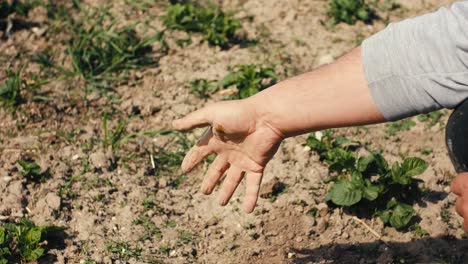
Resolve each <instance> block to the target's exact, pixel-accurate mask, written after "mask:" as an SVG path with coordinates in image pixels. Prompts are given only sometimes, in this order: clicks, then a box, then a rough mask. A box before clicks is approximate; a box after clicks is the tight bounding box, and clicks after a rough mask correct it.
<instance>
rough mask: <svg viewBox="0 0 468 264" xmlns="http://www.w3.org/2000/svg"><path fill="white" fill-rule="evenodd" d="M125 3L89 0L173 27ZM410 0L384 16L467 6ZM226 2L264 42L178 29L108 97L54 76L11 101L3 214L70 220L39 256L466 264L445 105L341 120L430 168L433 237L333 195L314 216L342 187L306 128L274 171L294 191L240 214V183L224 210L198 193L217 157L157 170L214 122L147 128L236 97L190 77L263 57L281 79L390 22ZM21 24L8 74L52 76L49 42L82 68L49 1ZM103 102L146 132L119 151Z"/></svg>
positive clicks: (425, 223)
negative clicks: (399, 115) (43, 57)
mask: <svg viewBox="0 0 468 264" xmlns="http://www.w3.org/2000/svg"><path fill="white" fill-rule="evenodd" d="M126 2H127V1H124V0H118V1H85V5H93V6H98V5H99V4H105V3H107V4H109V3H111V6H112V8H110V12H113V13H114V14H115V15H116V16H117V17H118V18H119V22H118V23H119V24H128V23H131V22H135V21H139V22H142V23H146V24H147V25H148V26H150V27H154V28H156V29H158V30H160V29H162V28H163V25H162V23H161V21H160V19H159V17H160V16H162V15H164V14H165V9H166V7H167V3H166V2H165V1H155V2H156V4H154V5H151V6H150V7H149V8H148V10H146V11H138V10H134V9H133V8H131V7H129V6H128V4H126ZM397 2H398V3H400V4H401V8H399V9H397V10H395V11H391V12H388V13H385V14H383V13H382V14H381V16H382V17H386V16H388V21H389V22H396V21H399V20H402V19H404V18H409V17H414V16H416V15H419V14H423V13H427V12H431V11H435V10H436V9H437V8H438V7H439V6H448V5H449V4H450V3H451V2H454V1H448V0H444V1H436V0H398V1H397ZM219 4H221V5H222V7H223V9H224V10H229V11H234V12H235V17H236V18H238V19H240V20H241V21H242V24H243V27H244V30H245V31H246V32H247V34H248V36H249V37H250V38H255V39H258V40H259V41H258V43H256V44H255V45H249V46H247V47H244V46H241V45H234V46H233V47H231V48H229V49H226V50H221V49H220V48H217V47H213V46H209V45H208V44H207V43H206V42H203V41H202V40H201V38H200V37H199V36H197V35H196V34H194V35H193V36H192V43H190V44H188V45H186V46H185V47H179V46H177V45H176V44H175V41H174V39H175V38H177V37H180V36H179V34H180V35H181V36H182V37H184V36H185V35H184V34H183V33H180V32H179V33H177V32H176V33H173V35H172V36H168V43H169V53H168V54H167V55H163V56H162V57H161V58H160V60H159V62H158V65H157V66H154V67H150V68H145V69H136V70H133V71H131V72H130V73H129V78H128V80H126V81H124V82H121V83H119V84H118V85H116V86H115V87H113V90H112V92H110V93H107V94H102V93H98V92H96V91H91V92H89V93H87V92H85V84H83V82H82V81H81V80H63V79H60V78H56V76H55V75H53V74H52V75H48V76H49V77H48V78H49V79H50V82H49V83H47V84H45V85H43V86H42V87H41V90H40V93H41V94H43V95H44V96H47V98H48V99H47V100H39V101H38V100H32V99H31V98H28V100H27V102H26V103H24V104H23V105H21V106H20V110H18V111H16V113H15V114H12V113H11V112H10V111H8V110H6V109H2V108H0V193H1V195H0V216H1V220H0V221H3V222H14V221H18V220H19V219H21V218H23V217H27V218H29V219H31V220H32V221H34V222H35V223H37V224H51V225H57V226H63V227H66V230H65V234H66V235H65V236H64V237H63V239H62V240H61V241H59V244H60V246H57V247H55V248H52V249H50V250H49V251H48V253H47V255H46V256H45V257H43V258H41V259H40V260H39V263H468V253H467V252H468V251H467V250H468V242H466V240H464V239H463V238H464V233H463V231H462V229H461V228H460V227H461V223H462V219H461V218H460V217H459V216H458V215H456V213H455V211H454V207H453V204H454V201H455V198H456V197H455V195H454V194H451V193H449V191H450V189H449V183H450V180H451V179H452V178H453V176H454V174H455V172H454V170H453V168H452V165H451V163H450V160H449V158H448V156H447V152H446V148H445V143H444V123H445V121H446V119H447V118H448V113H449V112H448V111H447V112H444V117H443V118H442V121H443V122H441V123H438V124H436V125H435V126H433V127H431V128H427V124H426V123H425V122H422V121H419V120H418V119H417V118H413V120H414V121H415V122H416V125H415V126H413V127H411V128H410V130H408V131H398V132H397V134H396V135H395V136H388V135H387V133H386V130H387V129H388V127H387V125H385V124H381V125H374V126H367V127H365V128H362V127H361V128H342V129H338V130H337V131H338V133H339V134H341V135H346V136H348V137H350V138H353V139H355V140H359V141H360V142H362V143H363V144H364V145H366V146H367V147H368V148H370V149H373V150H379V149H383V150H384V152H383V155H384V156H385V157H386V158H387V159H388V160H389V161H396V160H401V158H400V157H401V156H417V157H421V158H423V159H424V160H426V161H427V162H428V163H429V164H430V166H429V168H428V169H427V170H426V171H425V173H424V174H423V175H421V176H419V178H421V179H422V180H424V186H425V194H426V195H425V196H424V197H421V202H420V203H418V204H417V205H415V209H416V211H417V212H418V215H419V217H420V221H419V224H420V226H421V228H423V229H424V230H426V231H427V232H428V233H429V235H428V236H424V237H419V236H418V235H417V234H415V232H411V231H407V232H400V231H397V230H395V229H394V228H391V227H387V226H384V224H383V223H382V221H381V220H380V219H379V218H377V217H369V218H361V220H362V221H364V222H365V223H366V224H367V225H368V226H370V228H371V229H373V230H375V231H376V232H377V233H378V234H380V235H381V239H378V238H376V237H375V236H374V235H373V234H372V233H371V232H370V231H369V230H368V229H367V228H366V227H365V226H364V225H363V224H362V223H361V222H359V221H357V220H355V218H354V215H353V214H351V213H350V212H349V211H348V210H343V209H340V208H335V207H333V206H327V208H328V209H327V210H326V211H325V212H324V214H323V216H316V217H314V216H312V215H311V214H310V213H309V212H310V211H311V210H312V209H313V208H316V207H317V206H320V207H322V206H323V199H324V196H325V194H326V191H327V188H328V186H329V185H328V184H326V183H324V182H323V180H324V179H326V178H327V177H328V176H329V173H328V170H327V167H326V166H325V165H324V164H323V163H321V162H320V161H319V158H318V156H317V154H316V153H314V152H312V151H310V150H309V149H308V148H307V147H306V146H305V141H306V138H307V136H306V135H304V136H298V137H295V138H290V139H287V140H286V141H285V142H284V143H283V144H282V145H281V147H280V149H279V151H278V153H277V154H276V156H275V157H274V159H273V160H272V161H271V162H270V163H269V165H268V167H267V169H266V172H265V176H264V181H263V190H262V192H264V193H268V192H271V190H269V189H268V186H270V188H271V186H272V185H273V183H274V182H275V181H280V182H281V183H283V184H284V185H285V186H286V191H284V192H283V193H281V194H280V195H278V196H277V197H276V198H275V199H271V198H260V199H259V203H258V206H257V208H256V210H255V211H254V213H252V214H249V215H246V214H245V213H243V212H242V210H240V202H241V201H242V197H243V196H242V193H243V188H242V186H241V187H240V188H239V190H238V191H237V192H236V193H235V195H234V197H233V199H232V200H231V201H230V203H229V204H228V205H227V206H225V207H221V206H219V205H218V203H217V199H216V190H215V192H214V195H212V196H205V195H203V194H201V193H200V192H199V187H200V184H201V181H202V177H203V173H204V172H205V171H206V169H207V166H208V163H204V164H203V165H201V166H198V167H197V168H196V169H195V170H194V171H192V172H190V173H189V174H187V175H182V174H181V173H180V172H179V171H178V170H177V169H175V168H169V169H167V170H164V172H162V171H161V172H160V173H155V167H157V168H159V167H163V166H164V164H158V160H157V159H156V164H152V162H151V160H152V159H153V157H157V156H158V155H159V154H160V153H161V152H165V151H168V152H170V153H172V152H177V151H178V150H179V151H180V150H182V151H186V150H187V149H186V148H184V147H181V146H182V145H183V143H186V142H187V140H188V141H189V143H190V144H193V142H194V141H195V140H196V138H197V137H198V136H200V135H201V133H202V132H203V129H197V130H195V131H192V132H189V133H186V134H182V138H183V139H186V140H185V141H184V140H181V139H178V138H177V137H176V136H174V134H168V135H157V134H156V135H155V134H152V135H149V134H146V135H145V134H144V133H143V132H145V131H158V130H164V129H170V124H171V122H172V120H174V119H175V118H178V117H181V116H183V115H185V114H187V113H189V112H191V111H193V110H195V109H198V108H200V107H202V106H203V105H205V104H207V103H209V102H211V101H217V100H222V99H223V98H224V94H223V92H218V93H217V94H214V95H213V96H211V97H210V98H208V99H201V98H199V97H197V96H195V95H194V94H193V93H191V91H190V89H188V88H187V87H186V83H187V82H188V81H190V80H193V79H196V78H206V79H210V80H217V79H220V78H222V77H223V76H224V75H225V74H226V73H227V68H228V66H233V65H237V64H250V63H257V64H265V65H273V66H274V67H275V70H276V72H277V73H279V76H280V77H281V79H284V78H287V77H290V76H293V75H296V74H298V73H301V72H306V71H309V70H312V69H314V68H316V67H318V66H320V65H323V64H326V63H329V62H331V61H333V60H334V59H335V58H337V57H339V56H341V55H343V54H344V53H346V52H347V51H349V50H350V49H352V48H353V47H355V46H356V45H358V44H359V43H360V41H361V40H362V39H365V38H366V37H368V36H370V35H372V34H373V33H376V32H378V31H379V30H381V29H383V28H384V27H385V23H384V21H383V20H384V19H379V20H376V21H374V23H372V24H364V23H362V22H358V23H356V24H355V25H352V26H350V25H345V24H339V25H337V26H336V27H334V28H333V29H327V28H326V27H325V26H324V25H323V24H322V23H321V21H325V20H327V18H326V16H325V15H324V10H325V9H326V7H327V1H325V0H276V1H272V0H242V1H240V0H238V1H235V0H232V1H231V0H229V1H222V0H220V1H219ZM74 15H76V14H74ZM24 19H25V20H26V21H28V22H30V23H34V25H33V26H32V27H25V28H21V29H17V30H14V31H13V33H12V35H11V37H10V38H8V39H3V40H0V63H1V65H2V70H1V72H0V83H1V82H3V80H5V78H6V77H5V76H6V70H7V69H14V70H18V69H21V68H23V67H24V71H25V75H26V76H32V74H43V70H41V67H40V65H39V64H38V63H35V62H33V61H31V57H32V56H33V55H34V54H36V53H37V52H39V51H42V50H45V49H48V50H50V51H51V52H52V54H53V58H54V60H55V61H58V62H61V61H63V65H64V67H69V66H70V64H71V62H70V61H67V60H63V58H64V56H65V55H64V53H65V51H66V46H65V45H64V44H63V41H60V40H63V39H66V38H67V32H57V33H52V32H53V24H52V23H50V22H48V18H47V16H45V11H44V10H43V9H42V8H36V9H34V10H32V11H31V12H30V14H29V16H28V17H25V18H24ZM0 25H1V23H0ZM139 29H140V28H139ZM42 30H44V33H41V31H42ZM143 31H144V30H143V29H141V32H143ZM149 31H150V32H151V29H150V30H149ZM57 40H58V41H57ZM155 56H156V55H155ZM104 112H109V113H113V114H112V116H113V117H112V118H110V119H109V121H108V123H109V127H110V128H111V129H114V128H116V127H117V126H118V120H119V119H122V120H128V124H127V126H126V135H129V134H131V133H136V134H135V136H134V137H132V138H128V141H126V142H123V143H122V144H120V145H119V147H118V148H116V150H115V151H109V149H108V148H107V149H106V148H103V147H102V144H101V143H100V142H101V139H102V138H103V137H104V134H103V128H102V126H103V113H104ZM130 116H132V117H131V118H129V117H130ZM422 149H425V150H429V151H427V152H424V151H421V150H422ZM423 152H424V153H425V154H424V153H423ZM179 158H180V157H179ZM20 159H33V160H35V161H36V162H37V163H38V164H39V165H40V166H41V169H42V171H48V172H49V174H50V177H49V178H48V179H46V180H45V181H44V182H42V183H35V182H29V181H27V180H26V179H25V178H23V177H21V176H20V173H19V171H20V168H19V166H18V164H17V161H18V160H20ZM176 162H177V159H176ZM153 166H155V167H153ZM155 174H156V175H155ZM136 220H140V222H138V221H136ZM93 261H94V262H93Z"/></svg>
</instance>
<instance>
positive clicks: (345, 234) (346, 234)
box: [341, 232, 349, 239]
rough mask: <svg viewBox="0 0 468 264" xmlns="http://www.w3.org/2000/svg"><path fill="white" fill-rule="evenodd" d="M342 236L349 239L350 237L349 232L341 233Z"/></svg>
mask: <svg viewBox="0 0 468 264" xmlns="http://www.w3.org/2000/svg"><path fill="white" fill-rule="evenodd" d="M341 237H342V238H344V239H348V238H349V234H348V233H346V232H344V233H343V234H342V235H341Z"/></svg>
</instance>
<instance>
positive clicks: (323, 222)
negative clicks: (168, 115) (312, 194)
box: [317, 218, 327, 233]
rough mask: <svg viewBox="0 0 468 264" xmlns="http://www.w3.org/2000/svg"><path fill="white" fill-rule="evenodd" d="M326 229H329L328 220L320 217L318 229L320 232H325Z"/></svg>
mask: <svg viewBox="0 0 468 264" xmlns="http://www.w3.org/2000/svg"><path fill="white" fill-rule="evenodd" d="M325 230H327V220H325V219H323V218H320V219H319V220H318V221H317V231H318V232H319V233H323V232H325Z"/></svg>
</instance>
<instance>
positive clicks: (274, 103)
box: [173, 48, 385, 212]
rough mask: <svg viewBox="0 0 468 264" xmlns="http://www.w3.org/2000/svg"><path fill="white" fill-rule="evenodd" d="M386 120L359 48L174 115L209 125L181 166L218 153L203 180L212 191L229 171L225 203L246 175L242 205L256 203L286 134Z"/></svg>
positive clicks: (187, 125) (248, 207) (185, 122)
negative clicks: (244, 94) (254, 90)
mask: <svg viewBox="0 0 468 264" xmlns="http://www.w3.org/2000/svg"><path fill="white" fill-rule="evenodd" d="M383 121H385V120H384V118H383V116H382V115H381V114H380V113H379V110H378V109H377V107H376V105H375V104H374V102H373V100H372V98H371V95H370V93H369V91H368V88H367V85H366V80H365V78H364V72H363V69H362V63H361V56H360V49H359V48H356V49H354V50H353V51H352V52H350V53H349V54H347V55H345V56H344V57H342V58H341V59H339V60H338V61H336V62H335V63H332V64H330V65H326V66H323V67H321V68H320V69H317V70H315V71H312V72H310V73H306V74H303V75H300V76H298V77H295V78H292V79H289V80H286V81H283V82H281V83H279V84H277V85H275V86H273V87H271V88H268V89H267V90H265V91H263V92H261V93H259V94H257V95H255V96H252V97H250V98H248V99H244V100H234V101H225V102H218V103H214V104H210V105H208V106H206V107H204V108H202V109H200V110H197V111H195V112H193V113H191V114H189V115H187V116H186V117H184V118H182V119H179V120H176V121H174V124H173V125H174V127H175V128H177V129H181V130H186V129H193V128H195V127H203V126H210V127H209V129H208V130H207V131H206V133H205V134H204V136H203V137H202V138H201V139H200V140H199V141H198V143H197V144H196V145H195V146H194V147H193V148H192V149H191V150H190V151H189V152H188V153H187V155H186V157H185V159H184V161H183V163H182V170H183V171H185V172H187V171H190V170H191V169H192V168H193V167H195V165H197V164H198V163H199V162H200V161H202V160H203V159H204V158H205V157H207V156H208V155H210V154H212V153H217V157H216V159H215V160H214V162H213V163H212V164H211V165H210V168H209V169H208V172H207V175H206V176H205V178H204V180H203V183H202V188H201V190H202V192H203V193H205V194H210V193H212V192H213V190H214V188H215V186H216V184H217V182H218V181H219V180H220V178H221V177H222V176H223V175H224V173H225V172H227V175H226V178H225V180H224V182H223V184H222V186H221V191H220V193H219V203H220V204H221V205H226V204H227V203H228V201H229V199H230V198H231V196H232V194H233V193H234V191H235V190H236V188H237V186H238V185H239V183H240V182H241V181H242V179H243V178H244V177H246V178H247V184H246V194H245V199H244V205H243V208H244V211H246V212H252V211H253V209H254V208H255V205H256V202H257V198H258V193H259V189H260V184H261V180H262V176H263V171H264V169H265V166H266V165H267V163H268V162H269V161H270V159H271V158H272V157H273V155H274V154H275V153H276V151H277V149H278V147H279V145H280V143H281V141H282V140H283V139H284V138H285V137H289V136H294V135H299V134H302V133H306V132H311V131H316V130H320V129H325V128H330V127H341V126H351V125H362V124H371V123H377V122H383Z"/></svg>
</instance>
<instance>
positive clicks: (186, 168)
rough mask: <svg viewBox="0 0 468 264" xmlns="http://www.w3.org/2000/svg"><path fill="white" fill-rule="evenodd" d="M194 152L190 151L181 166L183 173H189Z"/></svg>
mask: <svg viewBox="0 0 468 264" xmlns="http://www.w3.org/2000/svg"><path fill="white" fill-rule="evenodd" d="M192 156H193V152H192V151H190V152H189V153H188V154H187V156H186V157H185V158H184V160H183V161H182V165H181V166H180V167H181V169H182V171H183V172H188V171H189V169H190V168H189V166H190V163H191V160H192Z"/></svg>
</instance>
